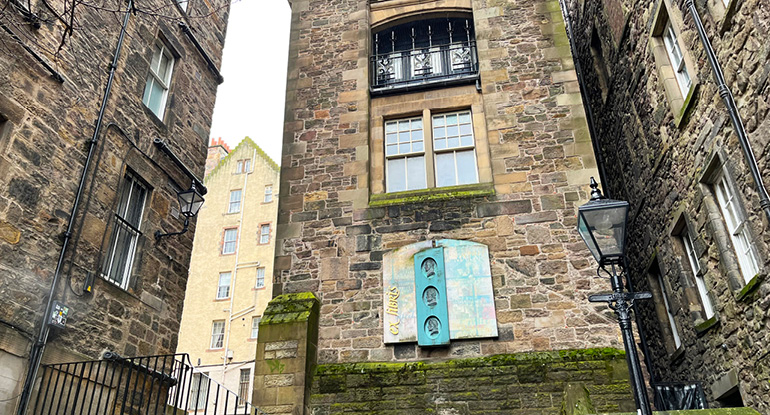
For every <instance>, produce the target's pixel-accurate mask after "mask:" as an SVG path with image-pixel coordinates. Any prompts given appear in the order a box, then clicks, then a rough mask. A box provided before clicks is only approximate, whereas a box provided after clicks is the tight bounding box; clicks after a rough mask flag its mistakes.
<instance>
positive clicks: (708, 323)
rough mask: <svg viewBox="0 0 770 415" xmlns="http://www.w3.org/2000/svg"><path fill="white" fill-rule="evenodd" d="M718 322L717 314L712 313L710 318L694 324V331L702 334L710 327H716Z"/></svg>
mask: <svg viewBox="0 0 770 415" xmlns="http://www.w3.org/2000/svg"><path fill="white" fill-rule="evenodd" d="M717 324H719V314H714V315H713V316H712V317H711V318H710V319H708V320H705V321H702V322H700V323H698V324H696V325H695V332H696V333H697V334H698V335H699V336H702V335H703V334H705V333H706V332H707V331H709V330H710V329H711V328H712V327H716V326H717Z"/></svg>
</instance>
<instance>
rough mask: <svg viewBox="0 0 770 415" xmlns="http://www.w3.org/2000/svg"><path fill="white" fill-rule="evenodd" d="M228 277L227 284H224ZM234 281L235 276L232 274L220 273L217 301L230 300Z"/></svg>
mask: <svg viewBox="0 0 770 415" xmlns="http://www.w3.org/2000/svg"><path fill="white" fill-rule="evenodd" d="M225 277H227V283H226V284H224V285H223V284H222V280H223V278H225ZM232 280H233V274H232V273H231V272H220V273H219V279H218V280H217V295H216V299H217V300H222V299H225V298H230V284H231V283H232Z"/></svg>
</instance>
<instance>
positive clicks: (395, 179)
mask: <svg viewBox="0 0 770 415" xmlns="http://www.w3.org/2000/svg"><path fill="white" fill-rule="evenodd" d="M387 175H388V177H387V191H388V192H400V191H403V190H406V159H404V158H397V159H390V160H388V165H387Z"/></svg>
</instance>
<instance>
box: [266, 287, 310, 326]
mask: <svg viewBox="0 0 770 415" xmlns="http://www.w3.org/2000/svg"><path fill="white" fill-rule="evenodd" d="M318 306H319V301H318V298H316V296H315V295H313V294H312V293H309V292H305V293H296V294H281V295H279V296H277V297H275V298H273V299H272V300H270V303H269V304H268V305H267V308H266V309H265V312H264V313H262V320H260V322H259V325H260V326H262V325H266V324H281V323H290V322H295V321H307V320H308V319H310V316H311V314H312V311H313V308H314V307H316V308H317V307H318Z"/></svg>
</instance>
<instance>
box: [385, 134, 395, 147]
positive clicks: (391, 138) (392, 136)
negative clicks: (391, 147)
mask: <svg viewBox="0 0 770 415" xmlns="http://www.w3.org/2000/svg"><path fill="white" fill-rule="evenodd" d="M397 142H398V136H397V135H396V134H395V133H393V134H388V135H386V136H385V144H396V143H397Z"/></svg>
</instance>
